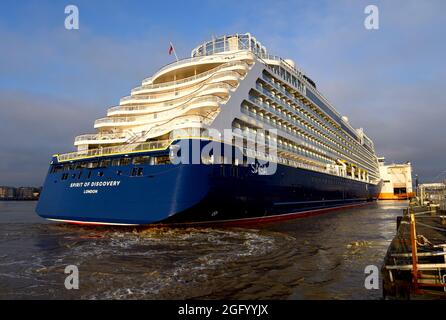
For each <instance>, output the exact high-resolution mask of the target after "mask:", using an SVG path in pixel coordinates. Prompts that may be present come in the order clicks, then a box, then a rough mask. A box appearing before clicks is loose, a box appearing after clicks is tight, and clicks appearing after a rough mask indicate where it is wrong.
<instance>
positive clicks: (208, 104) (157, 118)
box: [94, 95, 223, 128]
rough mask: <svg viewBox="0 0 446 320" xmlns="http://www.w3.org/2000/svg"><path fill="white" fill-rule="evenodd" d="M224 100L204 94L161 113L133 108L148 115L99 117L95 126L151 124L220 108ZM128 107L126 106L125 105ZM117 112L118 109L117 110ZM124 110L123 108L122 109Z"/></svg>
mask: <svg viewBox="0 0 446 320" xmlns="http://www.w3.org/2000/svg"><path fill="white" fill-rule="evenodd" d="M221 102H223V99H222V98H220V97H216V96H209V95H208V96H204V97H201V98H200V97H199V98H196V99H194V100H193V101H191V102H190V103H186V104H184V105H183V106H181V107H176V108H172V109H170V110H167V111H163V112H159V113H151V114H150V113H149V114H147V110H145V112H144V110H143V109H141V110H133V111H136V112H138V111H139V112H140V113H142V114H144V113H146V114H147V115H140V116H129V117H106V118H102V119H98V120H96V121H95V123H94V127H95V128H104V127H133V126H138V125H150V124H154V123H157V122H162V121H166V120H169V119H172V118H175V117H178V116H180V115H182V114H185V113H187V112H189V111H190V110H192V109H206V110H216V109H218V107H219V105H220V103H221ZM124 108H126V107H124ZM115 112H116V113H117V112H118V111H115ZM121 112H122V110H121Z"/></svg>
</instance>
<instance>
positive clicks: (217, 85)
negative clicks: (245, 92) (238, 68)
mask: <svg viewBox="0 0 446 320" xmlns="http://www.w3.org/2000/svg"><path fill="white" fill-rule="evenodd" d="M225 73H226V74H225ZM225 73H223V72H222V73H221V74H219V75H222V76H225V75H235V73H236V72H234V71H226V72H225ZM237 75H238V74H237ZM216 88H225V89H231V88H232V87H231V86H230V85H229V84H227V83H211V84H209V85H207V86H206V87H203V88H202V90H201V91H205V90H210V89H216ZM196 90H197V89H196V88H191V89H189V90H184V91H176V92H175V93H173V92H170V93H162V94H154V95H134V96H127V97H123V98H121V102H124V101H129V100H157V99H159V98H161V97H170V98H172V99H175V98H176V97H177V95H178V94H179V93H181V94H182V96H185V95H187V94H190V93H193V92H196Z"/></svg>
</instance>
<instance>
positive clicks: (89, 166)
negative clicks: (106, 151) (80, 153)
mask: <svg viewBox="0 0 446 320" xmlns="http://www.w3.org/2000/svg"><path fill="white" fill-rule="evenodd" d="M98 165H99V162H97V161H93V162H89V163H88V164H87V168H90V169H93V168H97V167H98Z"/></svg>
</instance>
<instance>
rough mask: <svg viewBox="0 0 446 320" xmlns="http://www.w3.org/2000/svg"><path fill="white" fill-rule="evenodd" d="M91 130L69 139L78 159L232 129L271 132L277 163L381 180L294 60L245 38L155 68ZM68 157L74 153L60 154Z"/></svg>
mask: <svg viewBox="0 0 446 320" xmlns="http://www.w3.org/2000/svg"><path fill="white" fill-rule="evenodd" d="M94 127H95V129H96V133H94V134H85V135H81V136H78V137H76V139H75V145H76V146H77V148H78V154H79V155H82V156H85V154H86V153H87V154H89V153H91V154H93V155H94V154H99V153H101V154H103V153H104V152H103V150H104V149H106V150H108V151H107V152H109V153H115V152H119V151H120V150H121V149H122V150H129V146H135V147H136V146H141V145H144V146H149V144H150V145H152V144H153V145H156V144H157V143H159V144H162V143H164V142H166V141H169V139H172V137H175V136H176V135H175V132H176V131H178V130H182V132H184V130H186V131H187V132H188V133H189V134H190V136H199V135H200V134H201V133H202V132H203V131H204V130H206V129H208V128H215V129H218V130H220V131H221V132H222V131H223V130H224V129H231V128H233V129H240V130H241V131H242V132H243V135H244V136H245V137H249V136H250V135H251V134H253V133H256V131H257V130H259V131H260V130H265V129H277V131H278V136H277V141H276V143H277V148H278V155H279V157H280V158H279V161H280V162H281V163H283V164H286V165H291V166H304V167H305V168H309V169H312V170H316V171H322V172H326V173H328V174H332V175H337V176H343V177H347V178H351V179H355V180H360V181H364V182H371V183H378V182H379V181H380V176H379V170H378V162H377V158H376V155H375V151H374V145H373V142H372V140H371V139H370V138H368V137H367V135H366V134H365V133H364V131H363V130H362V129H354V128H353V127H352V126H351V125H350V124H349V122H348V119H347V118H346V117H342V116H341V115H340V114H339V113H338V112H337V111H336V110H335V108H334V107H333V106H332V105H331V104H330V103H329V102H328V101H327V99H325V98H324V97H323V96H322V95H321V94H320V93H319V91H318V90H317V89H316V84H315V83H314V82H313V81H312V80H311V79H310V78H309V77H308V76H307V75H306V74H305V73H304V72H303V71H302V70H301V69H299V68H298V67H297V66H296V64H295V62H294V61H292V60H290V59H282V58H280V57H277V56H272V55H269V54H268V52H267V50H266V48H265V47H264V46H262V44H261V43H260V42H258V41H257V40H256V38H254V37H253V36H251V35H250V34H249V33H247V34H236V35H228V36H222V37H218V38H215V39H213V40H211V41H208V42H205V43H203V44H201V45H200V46H198V47H196V48H195V49H194V50H192V55H191V58H188V59H184V60H180V61H177V62H174V63H172V64H169V65H167V66H165V67H163V68H161V69H160V70H159V71H158V72H156V73H155V74H154V75H153V76H152V77H150V78H147V79H144V80H143V81H142V84H141V86H139V87H137V88H134V89H133V90H132V91H131V94H130V95H129V96H127V97H124V98H122V99H121V100H120V103H119V105H118V106H114V107H111V108H109V109H108V111H107V116H106V117H104V118H102V119H98V120H96V122H95V124H94ZM267 138H268V137H267ZM132 148H133V147H132ZM140 149H141V148H140ZM63 157H64V155H61V158H62V159H63ZM71 158H76V153H71V154H69V155H65V159H71Z"/></svg>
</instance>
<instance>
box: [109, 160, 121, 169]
mask: <svg viewBox="0 0 446 320" xmlns="http://www.w3.org/2000/svg"><path fill="white" fill-rule="evenodd" d="M119 160H120V159H119V158H115V159H113V160H112V164H111V165H112V166H113V167H117V166H119V162H120V161H119Z"/></svg>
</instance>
